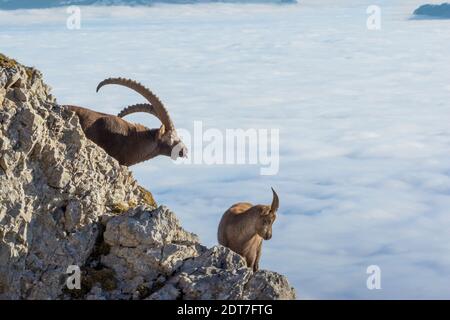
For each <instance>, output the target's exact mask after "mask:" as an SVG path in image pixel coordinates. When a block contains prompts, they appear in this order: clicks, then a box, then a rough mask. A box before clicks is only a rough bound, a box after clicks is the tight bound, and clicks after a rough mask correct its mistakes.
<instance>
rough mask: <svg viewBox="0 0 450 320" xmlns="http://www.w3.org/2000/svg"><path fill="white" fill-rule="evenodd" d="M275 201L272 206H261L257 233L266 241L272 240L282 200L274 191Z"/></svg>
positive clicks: (273, 200)
mask: <svg viewBox="0 0 450 320" xmlns="http://www.w3.org/2000/svg"><path fill="white" fill-rule="evenodd" d="M272 193H273V199H272V204H271V205H270V206H260V207H259V208H260V210H261V211H260V219H259V220H258V223H257V225H256V232H257V233H258V235H259V236H261V237H262V238H263V239H264V240H269V239H270V238H272V225H273V223H274V222H275V219H276V217H277V210H278V207H279V205H280V200H279V199H278V195H277V193H276V192H275V190H273V188H272Z"/></svg>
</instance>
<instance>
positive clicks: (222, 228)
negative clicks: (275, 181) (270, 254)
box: [217, 188, 280, 271]
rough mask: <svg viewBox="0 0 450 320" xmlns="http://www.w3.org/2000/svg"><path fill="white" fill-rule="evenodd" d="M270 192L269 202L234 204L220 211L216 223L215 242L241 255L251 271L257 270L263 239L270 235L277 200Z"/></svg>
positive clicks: (274, 193)
mask: <svg viewBox="0 0 450 320" xmlns="http://www.w3.org/2000/svg"><path fill="white" fill-rule="evenodd" d="M272 192H273V199H272V205H270V206H267V205H255V206H254V205H252V204H251V203H247V202H240V203H236V204H234V205H233V206H231V207H230V208H229V209H228V210H227V211H226V212H225V213H224V214H223V216H222V220H221V221H220V224H219V230H218V233H217V237H218V240H219V244H221V245H223V246H225V247H228V248H230V249H231V250H233V251H234V252H236V253H238V254H240V255H241V256H243V257H244V258H245V260H246V262H247V266H248V267H249V268H252V269H253V271H257V270H258V269H259V259H260V258H261V246H262V241H263V239H264V240H269V239H270V238H272V224H273V223H274V221H275V219H276V212H277V210H278V207H279V202H280V201H279V199H278V195H277V193H276V192H275V190H273V188H272Z"/></svg>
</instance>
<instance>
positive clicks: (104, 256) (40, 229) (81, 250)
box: [0, 54, 295, 299]
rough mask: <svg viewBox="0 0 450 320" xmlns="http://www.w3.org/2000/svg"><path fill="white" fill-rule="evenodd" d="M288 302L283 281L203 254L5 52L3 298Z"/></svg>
mask: <svg viewBox="0 0 450 320" xmlns="http://www.w3.org/2000/svg"><path fill="white" fill-rule="evenodd" d="M69 266H79V267H80V272H81V277H80V279H81V281H80V282H81V287H80V288H79V289H76V288H75V289H69V288H68V287H67V284H66V281H67V277H68V274H67V273H66V272H67V269H68V267H69ZM294 298H295V293H294V290H293V289H292V288H291V287H290V286H289V284H288V281H287V280H286V278H285V277H284V276H282V275H279V274H277V273H275V272H270V271H258V272H256V273H254V272H252V271H251V270H250V269H248V268H246V265H245V262H244V260H243V258H242V257H241V256H239V255H237V254H235V253H234V252H232V251H231V250H229V249H227V248H224V247H221V246H215V247H213V248H210V249H208V248H206V247H205V246H203V245H201V244H200V242H199V240H198V237H197V236H196V235H194V234H192V233H190V232H187V231H186V230H184V229H183V228H182V227H181V225H180V223H179V220H178V219H177V217H176V216H175V214H174V213H173V212H171V211H170V210H169V209H168V208H166V207H164V206H159V207H158V206H157V205H156V203H155V201H154V200H153V197H152V195H151V193H150V192H148V191H146V190H145V189H143V188H142V187H140V186H139V185H138V183H137V182H136V180H135V179H134V178H133V176H132V174H131V172H130V171H129V170H128V169H127V168H126V167H123V166H120V165H119V164H118V163H117V162H116V161H115V160H114V159H112V158H111V157H109V156H108V155H107V154H106V153H105V152H104V151H103V150H102V149H101V148H99V147H97V146H96V145H95V144H93V143H92V142H91V141H89V140H87V139H86V138H85V136H84V134H83V132H82V130H81V128H80V126H79V123H78V118H77V117H76V115H74V114H73V113H71V112H70V111H66V110H64V109H62V108H61V107H60V106H58V105H57V103H56V101H55V99H54V97H53V96H52V95H51V93H50V89H49V87H48V86H47V85H46V84H45V83H44V82H43V79H42V75H41V73H40V72H39V71H37V70H35V69H34V68H28V67H25V66H23V65H20V64H19V63H17V62H16V61H14V60H11V59H9V58H7V57H5V56H3V55H1V54H0V299H294Z"/></svg>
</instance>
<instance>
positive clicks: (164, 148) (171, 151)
mask: <svg viewBox="0 0 450 320" xmlns="http://www.w3.org/2000/svg"><path fill="white" fill-rule="evenodd" d="M108 84H117V85H121V86H124V87H127V88H130V89H132V90H134V91H136V92H137V93H139V94H140V95H142V96H143V97H144V98H145V99H146V100H147V101H148V102H149V103H142V104H135V105H132V106H129V107H127V108H125V109H123V110H122V111H121V112H120V113H119V114H118V117H120V118H123V117H124V116H126V115H128V114H131V113H136V112H145V113H150V114H152V115H154V116H155V117H157V118H158V119H159V120H160V121H161V123H162V125H161V127H160V129H159V132H158V141H157V143H158V146H157V147H158V149H159V151H160V154H162V155H165V156H169V157H171V158H172V159H174V160H175V159H177V158H178V157H182V158H185V157H187V152H188V150H187V148H186V146H185V145H184V143H183V141H181V139H180V137H179V136H178V134H177V131H176V129H175V126H174V124H173V122H172V119H171V118H170V116H169V112H168V111H167V109H166V108H165V107H164V105H163V103H162V102H161V100H159V98H158V97H157V96H156V95H155V94H154V93H153V92H151V91H150V90H149V89H147V88H146V87H144V86H143V85H142V84H140V83H138V82H136V81H133V80H129V79H124V78H109V79H106V80H103V81H102V82H100V83H99V85H98V86H97V92H98V91H99V90H100V88H101V87H103V86H104V85H108ZM149 148H150V146H149ZM149 152H151V150H149Z"/></svg>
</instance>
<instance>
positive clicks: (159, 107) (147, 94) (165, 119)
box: [97, 78, 174, 130]
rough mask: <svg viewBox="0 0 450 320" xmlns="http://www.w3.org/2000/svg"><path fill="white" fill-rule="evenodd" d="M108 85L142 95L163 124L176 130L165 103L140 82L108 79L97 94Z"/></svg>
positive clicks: (168, 128) (98, 87)
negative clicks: (125, 88)
mask: <svg viewBox="0 0 450 320" xmlns="http://www.w3.org/2000/svg"><path fill="white" fill-rule="evenodd" d="M108 84H117V85H120V86H124V87H127V88H130V89H132V90H134V91H136V92H137V93H139V94H140V95H142V96H143V97H144V98H146V99H147V101H148V102H150V104H151V105H152V106H153V108H154V110H155V112H156V116H157V117H158V119H159V120H160V121H161V122H162V124H163V125H164V126H165V127H166V128H167V130H172V129H174V125H173V123H172V120H171V119H170V116H169V112H168V111H167V109H166V108H165V107H164V105H163V103H162V102H161V100H159V98H158V97H157V96H156V95H155V94H154V93H153V92H151V91H150V89H148V88H146V87H144V86H143V85H142V84H140V83H139V82H136V81H133V80H130V79H125V78H108V79H105V80H103V81H102V82H100V83H99V84H98V86H97V92H98V91H99V90H100V88H101V87H103V86H105V85H108Z"/></svg>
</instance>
